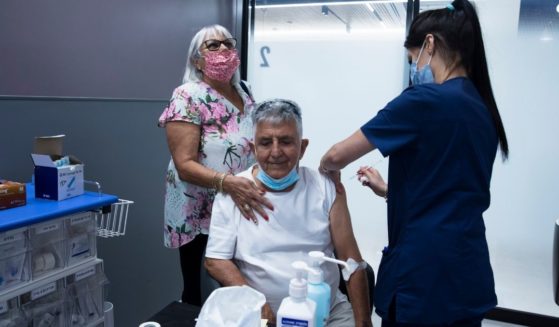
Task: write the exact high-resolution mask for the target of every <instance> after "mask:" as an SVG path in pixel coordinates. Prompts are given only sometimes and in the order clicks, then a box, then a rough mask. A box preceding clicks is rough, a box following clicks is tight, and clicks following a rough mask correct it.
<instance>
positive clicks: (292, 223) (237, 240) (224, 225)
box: [206, 167, 347, 313]
mask: <svg viewBox="0 0 559 327" xmlns="http://www.w3.org/2000/svg"><path fill="white" fill-rule="evenodd" d="M252 169H253V167H251V168H249V169H248V170H246V171H244V172H242V173H239V174H238V175H237V176H240V177H246V178H248V179H250V180H254V178H253V176H252ZM299 176H300V179H299V181H298V182H297V183H296V184H295V187H294V188H293V189H292V190H291V191H290V192H267V193H266V197H267V198H268V199H269V200H270V201H271V202H272V204H273V205H274V210H273V211H272V210H269V209H266V212H267V214H268V217H269V218H270V219H269V221H265V220H264V219H263V218H261V217H260V216H258V225H256V224H254V223H253V222H252V221H249V220H246V219H245V218H244V217H243V216H242V214H241V212H240V211H239V209H238V208H237V207H236V206H235V203H234V202H233V200H232V199H231V197H230V196H228V195H222V194H219V195H217V196H216V198H215V200H214V204H213V209H212V218H211V225H210V235H209V239H208V245H207V248H206V257H208V258H214V259H226V260H227V259H233V260H234V261H235V263H236V265H237V267H238V268H239V270H240V271H241V274H242V275H243V277H244V278H245V279H246V281H247V282H248V284H249V285H250V286H251V287H253V288H254V289H256V290H258V291H260V292H261V293H263V294H264V295H265V296H266V301H267V302H268V303H269V304H270V306H271V308H272V310H273V311H274V313H277V310H278V308H279V306H280V304H281V300H282V299H283V298H284V297H287V296H289V281H290V279H291V278H294V277H295V270H294V269H293V268H292V267H291V263H293V261H297V260H302V261H305V262H307V263H309V264H310V262H309V257H308V253H309V251H322V252H324V253H325V254H326V255H327V256H330V257H334V254H333V251H334V246H333V244H332V238H331V236H330V220H329V215H330V209H331V207H332V204H333V202H334V200H335V198H336V190H335V187H334V184H333V183H332V181H331V180H330V179H329V178H328V177H326V176H324V175H322V174H320V173H319V172H318V171H315V170H311V169H309V168H306V167H299ZM321 268H322V271H323V272H324V280H325V282H327V283H328V284H329V285H330V287H331V289H332V297H331V298H332V301H331V305H332V306H334V305H335V304H337V303H338V302H340V301H347V298H346V297H345V296H344V295H343V294H342V293H341V292H340V291H339V289H338V286H339V279H340V272H339V269H338V267H337V266H336V265H335V264H332V263H328V262H326V263H323V264H322V266H321Z"/></svg>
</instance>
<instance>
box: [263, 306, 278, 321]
mask: <svg viewBox="0 0 559 327" xmlns="http://www.w3.org/2000/svg"><path fill="white" fill-rule="evenodd" d="M262 319H268V326H270V325H272V326H275V325H276V316H275V315H274V311H272V308H271V307H270V305H269V304H268V302H266V303H264V306H263V307H262Z"/></svg>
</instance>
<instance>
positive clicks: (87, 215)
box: [70, 212, 91, 225]
mask: <svg viewBox="0 0 559 327" xmlns="http://www.w3.org/2000/svg"><path fill="white" fill-rule="evenodd" d="M90 219H91V214H90V213H89V212H86V213H84V214H82V215H79V216H76V217H72V218H71V219H70V225H76V224H81V223H83V222H86V221H89V220H90Z"/></svg>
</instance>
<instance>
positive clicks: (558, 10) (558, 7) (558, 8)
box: [555, 5, 559, 13]
mask: <svg viewBox="0 0 559 327" xmlns="http://www.w3.org/2000/svg"><path fill="white" fill-rule="evenodd" d="M555 10H557V12H558V13H559V5H557V7H556V8H555Z"/></svg>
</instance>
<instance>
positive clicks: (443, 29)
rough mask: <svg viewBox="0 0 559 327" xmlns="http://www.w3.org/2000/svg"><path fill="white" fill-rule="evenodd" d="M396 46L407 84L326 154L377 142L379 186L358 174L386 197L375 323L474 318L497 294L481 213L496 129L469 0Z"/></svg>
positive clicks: (347, 155) (499, 138) (342, 160)
mask: <svg viewBox="0 0 559 327" xmlns="http://www.w3.org/2000/svg"><path fill="white" fill-rule="evenodd" d="M404 46H405V48H406V49H407V50H408V56H409V59H410V63H411V65H412V66H411V76H410V78H411V81H412V83H413V85H412V86H410V87H409V88H407V89H406V90H404V91H403V92H402V93H401V94H400V95H399V96H398V97H396V98H395V99H394V100H392V101H391V102H389V103H388V104H387V105H386V107H385V108H384V109H383V110H381V111H379V112H378V114H377V115H376V116H375V117H374V118H372V119H371V120H370V121H369V122H367V123H366V124H365V125H363V126H362V127H361V128H360V129H359V130H358V131H357V132H355V133H354V134H353V135H351V136H350V137H349V138H347V139H346V140H344V141H342V142H340V143H338V144H336V145H334V146H333V147H332V148H331V149H330V150H328V152H327V153H326V154H325V155H324V156H323V158H322V160H321V170H322V171H324V172H329V171H336V170H340V169H342V168H344V167H345V166H346V165H348V164H349V163H351V162H353V161H355V160H356V159H358V158H360V157H361V156H363V155H364V154H366V153H368V152H370V151H372V150H373V149H375V148H378V149H379V150H380V152H381V153H382V154H383V155H384V156H390V164H389V171H388V181H389V183H388V185H387V184H386V183H384V181H383V179H382V178H381V177H380V174H379V173H378V171H376V170H375V169H373V168H361V169H360V170H359V171H358V174H360V175H363V176H365V177H366V178H367V179H368V182H366V184H367V185H368V186H370V187H371V188H372V190H373V191H374V192H375V193H376V194H377V195H379V196H382V197H386V199H387V202H388V246H387V247H386V248H385V250H384V251H383V258H382V261H381V264H380V267H379V272H378V281H377V286H376V289H375V306H376V311H377V313H378V314H379V315H380V316H381V317H382V319H383V326H412V325H413V326H417V325H420V326H430V325H433V326H434V325H436V326H481V320H482V319H483V315H484V314H485V313H486V312H487V311H489V310H491V309H492V308H494V307H495V306H496V304H497V298H496V295H495V286H494V281H493V272H492V269H491V265H490V262H489V251H488V248H487V241H486V239H485V225H484V222H483V216H482V215H483V212H484V211H485V210H486V209H487V208H488V207H489V202H490V194H489V185H490V180H491V172H492V167H493V162H494V160H495V156H496V152H497V147H498V145H500V147H501V153H502V156H503V159H506V158H507V156H508V152H509V149H508V144H507V138H506V135H505V130H504V127H503V123H502V121H501V117H500V115H499V111H498V109H497V105H496V102H495V98H494V97H493V91H492V89H491V83H490V81H489V74H488V70H487V61H486V56H485V50H484V45H483V39H482V35H481V28H480V23H479V20H478V16H477V14H476V11H475V10H474V8H473V6H472V5H471V3H470V2H469V1H467V0H456V1H453V2H452V4H449V5H448V6H447V7H446V8H443V9H437V10H429V11H425V12H422V13H421V14H419V15H418V16H417V17H416V18H415V19H414V20H413V22H412V25H411V27H410V31H409V34H408V36H407V38H406V41H405V44H404Z"/></svg>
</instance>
